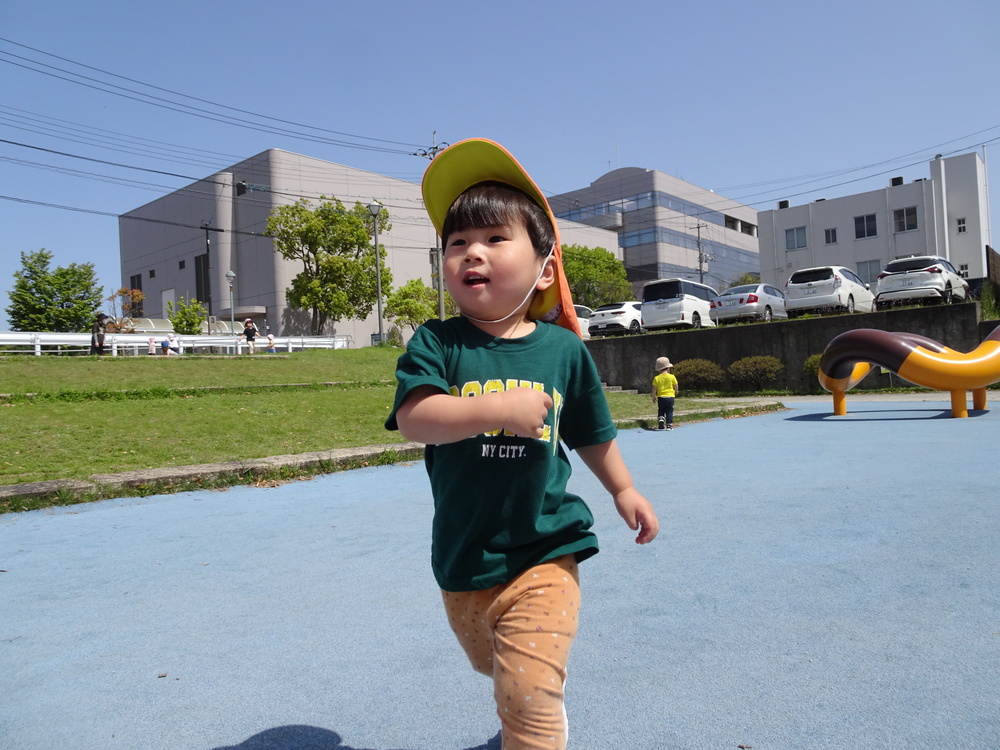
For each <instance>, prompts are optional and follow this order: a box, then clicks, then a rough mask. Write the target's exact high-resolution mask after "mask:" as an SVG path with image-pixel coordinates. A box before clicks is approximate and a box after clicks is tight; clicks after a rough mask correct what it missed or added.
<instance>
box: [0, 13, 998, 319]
mask: <svg viewBox="0 0 1000 750" xmlns="http://www.w3.org/2000/svg"><path fill="white" fill-rule="evenodd" d="M998 31H1000V3H997V2H996V0H949V1H948V2H943V1H942V0H931V1H930V2H926V3H914V2H912V0H910V1H908V2H901V1H897V0H889V1H887V2H880V1H879V0H875V1H874V2H872V1H871V0H869V1H868V2H857V1H856V0H846V2H840V3H815V2H808V1H806V2H796V3H792V2H763V3H736V2H722V1H720V0H703V2H700V3H676V2H632V1H631V0H620V1H619V2H614V3H607V2H594V1H593V0H578V1H577V2H572V3H571V2H545V1H544V0H533V1H531V2H527V1H522V0H507V1H506V2H503V3H496V2H491V3H485V2H475V1H474V0H465V1H463V2H427V3H414V2H400V1H398V0H386V1H383V2H378V3H363V2H328V1H323V0H315V1H312V0H310V1H306V0H286V2H284V3H276V2H273V0H272V1H269V2H264V1H263V0H242V1H241V2H239V3H221V2H204V1H203V0H198V1H197V2H196V1H195V0H173V1H172V2H169V3H135V2H131V1H130V2H124V1H123V0H93V1H92V2H89V3H67V2H65V0H59V1H58V2H57V1H56V0H32V2H15V1H14V0H7V1H6V2H2V3H0V37H3V39H5V40H7V41H0V92H2V95H0V139H3V140H4V141H13V142H16V143H19V144H24V145H23V146H17V145H12V144H11V143H0V196H4V198H0V227H2V234H0V329H2V328H6V327H7V315H6V312H5V311H3V308H5V307H6V306H7V305H8V304H9V303H8V299H7V292H9V290H10V289H11V287H12V286H13V273H14V272H15V271H16V270H18V269H19V268H20V253H21V252H33V251H35V250H38V249H39V248H43V247H44V248H46V249H47V250H49V251H50V252H52V253H53V255H54V260H53V266H60V265H62V266H64V265H68V264H70V263H84V262H92V263H94V264H95V267H96V270H97V273H98V276H99V278H100V280H101V282H102V283H103V284H104V285H105V295H107V294H110V293H111V292H112V291H113V290H114V289H116V288H117V287H118V286H119V285H120V276H119V264H118V222H117V219H116V218H115V216H116V215H117V214H120V213H124V212H126V211H129V210H131V209H133V208H136V207H138V206H140V205H143V204H145V203H148V202H149V201H152V200H154V199H156V198H157V197H159V196H161V195H164V194H166V193H168V192H170V191H172V190H175V189H177V188H179V187H181V186H183V185H185V184H187V183H188V182H189V180H186V179H183V177H172V176H167V175H163V174H157V173H155V172H170V173H175V174H178V175H182V176H190V177H193V178H201V177H205V176H208V175H210V174H212V173H214V172H216V171H218V170H219V169H222V168H224V167H227V166H229V165H231V164H233V163H235V162H236V161H238V160H241V159H243V158H246V157H248V156H251V155H254V154H256V153H259V152H261V151H263V150H265V149H267V148H282V149H286V150H289V151H295V152H298V153H303V154H308V155H310V156H315V157H318V158H321V159H326V160H329V161H333V162H338V163H341V164H348V165H350V166H353V167H358V168H361V169H367V170H371V171H375V172H380V173H384V174H389V175H393V176H396V177H400V178H403V179H408V180H413V181H419V179H420V176H421V174H422V172H423V169H424V168H425V167H426V165H427V160H426V159H424V158H421V157H418V156H411V155H409V154H410V153H411V152H413V151H415V150H417V149H419V148H428V147H430V146H431V145H432V133H434V132H435V131H436V132H437V139H438V142H441V141H445V142H455V141H458V140H461V139H463V138H468V137H472V136H483V137H488V138H493V139H495V140H497V141H499V142H501V143H503V144H504V145H505V146H507V147H508V148H509V149H510V150H511V151H513V152H514V154H515V155H517V156H518V157H519V158H520V159H521V161H522V162H523V163H524V164H525V166H526V167H527V168H528V170H529V171H530V172H531V173H532V175H533V177H534V178H535V180H536V181H537V182H538V183H539V185H540V186H541V187H542V189H543V190H544V191H546V192H547V193H549V194H554V193H560V192H564V191H567V190H572V189H576V188H580V187H585V186H586V185H588V184H590V183H591V182H593V181H594V180H596V179H597V178H598V177H600V176H601V175H602V174H604V173H605V172H606V171H608V170H609V168H617V167H620V166H621V167H626V166H636V167H645V168H650V169H658V170H661V171H663V172H667V173H670V174H674V175H677V176H679V177H682V178H684V179H685V180H688V181H689V182H692V183H694V184H696V185H699V186H702V187H705V188H710V189H714V190H716V191H717V192H719V193H721V194H723V195H725V196H727V197H730V198H734V199H736V200H740V201H742V202H744V203H747V204H749V205H752V206H754V207H755V208H758V209H768V208H774V207H775V203H776V201H777V200H779V199H782V198H787V199H789V200H791V202H792V204H793V205H795V204H798V203H803V202H807V201H809V200H813V199H815V198H820V197H827V198H833V197H837V196H840V195H847V194H850V193H856V192H861V191H864V190H872V189H876V188H881V187H883V186H885V185H887V184H888V181H889V178H890V177H891V176H894V175H900V176H903V177H904V178H905V179H906V180H907V181H909V180H912V179H916V178H918V177H927V176H929V173H928V166H927V162H928V161H929V160H930V159H931V158H933V156H934V155H935V154H936V153H943V154H946V155H947V154H951V153H960V152H964V151H968V150H970V149H972V148H975V147H976V146H977V145H978V144H984V143H986V144H988V145H987V146H986V155H987V163H988V166H989V167H990V169H991V171H992V173H993V174H994V175H1000V147H998V144H1000V96H998V95H997V91H998V90H1000V56H998V55H997V54H996V42H997V39H998ZM19 45H24V46H19ZM26 47H27V48H33V49H27V48H26ZM46 66H49V67H46ZM84 66H89V67H84ZM82 76H83V77H86V78H83V77H82ZM116 76H119V77H116ZM128 79H131V80H128ZM111 86H119V87H123V88H124V89H128V90H130V91H124V90H122V89H115V90H116V91H118V93H119V94H124V96H122V95H115V94H112V93H107V92H106V91H104V90H100V89H108V88H110V87H111ZM151 87H158V88H151ZM129 97H131V98H129ZM151 97H160V100H161V101H159V102H158V103H159V104H162V105H164V106H155V105H154V104H152V103H151ZM187 97H193V98H187ZM166 107H169V108H166ZM185 107H197V108H199V109H200V110H203V111H202V112H199V113H198V114H197V115H196V114H194V113H192V112H191V111H190V110H187V111H177V110H183V109H185ZM238 110H242V112H240V111H238ZM198 115H201V116H198ZM266 118H274V119H266ZM281 121H284V122H281ZM240 123H242V124H244V125H250V126H252V127H253V128H259V129H249V128H247V127H241V126H240ZM289 123H295V124H289ZM282 129H284V130H286V131H289V130H292V131H296V132H298V133H307V134H312V136H313V137H314V139H313V140H307V139H303V138H301V137H297V136H295V135H293V134H289V133H287V132H285V133H282V132H279V131H280V130H282ZM320 129H323V130H320ZM334 131H335V132H334ZM337 142H347V143H349V144H354V145H347V146H345V145H338V143H337ZM359 145H360V146H362V147H361V148H359V147H356V146H359ZM25 146H29V147H30V148H27V147H25ZM373 148H374V149H375V150H372V149H373ZM40 149H49V150H50V151H57V152H62V153H63V154H71V155H73V156H67V155H61V154H56V153H50V152H48V151H43V150H40ZM73 157H86V159H90V160H97V161H87V160H84V159H80V158H73ZM101 162H114V163H116V164H120V165H128V166H129V167H140V168H142V169H143V170H154V171H152V172H151V171H140V170H137V169H129V168H125V167H123V166H114V165H111V164H105V163H101ZM11 199H14V200H11ZM27 201H32V202H38V203H45V204H53V205H54V206H63V207H71V208H75V209H81V211H71V210H67V209H66V208H55V207H46V206H40V205H34V204H33V203H28V202H27ZM991 203H992V205H993V208H994V209H995V210H994V211H993V215H994V217H995V218H994V222H1000V210H996V209H998V208H1000V179H994V185H993V186H992V190H991ZM87 212H95V213H87ZM103 214H111V215H110V216H109V215H103Z"/></svg>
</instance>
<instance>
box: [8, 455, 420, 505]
mask: <svg viewBox="0 0 1000 750" xmlns="http://www.w3.org/2000/svg"><path fill="white" fill-rule="evenodd" d="M423 447H424V446H423V444H422V443H412V442H407V443H386V444H382V445H369V446H365V447H362V448H337V449H335V450H329V451H315V452H312V453H297V454H292V455H285V456H269V457H266V458H256V459H249V460H244V461H223V462H219V463H212V464H192V465H188V466H169V467H165V468H158V469H143V470H141V471H126V472H121V473H119V474H94V475H92V476H91V477H90V481H84V480H81V479H54V480H51V481H46V482H29V483H26V484H12V485H8V486H6V487H0V500H11V499H13V498H18V497H21V498H36V497H44V496H45V495H52V494H56V493H64V492H66V493H71V494H73V495H85V494H87V493H91V492H98V491H101V490H104V491H108V490H111V491H114V490H121V489H123V488H126V487H139V486H142V485H146V484H170V483H175V482H189V481H196V480H198V479H206V478H212V477H223V476H230V475H236V476H247V475H254V474H262V473H265V472H268V471H274V470H275V469H283V468H291V469H303V470H304V469H314V468H316V467H321V466H324V465H329V466H340V465H343V464H346V463H349V462H351V461H364V460H366V459H374V458H377V457H379V456H380V455H382V454H383V453H386V452H389V451H392V452H396V453H409V452H413V451H419V450H423Z"/></svg>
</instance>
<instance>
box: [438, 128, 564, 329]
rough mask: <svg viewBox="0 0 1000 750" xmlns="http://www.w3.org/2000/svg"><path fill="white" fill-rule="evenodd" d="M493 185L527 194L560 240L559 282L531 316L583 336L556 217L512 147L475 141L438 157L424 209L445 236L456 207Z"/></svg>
mask: <svg viewBox="0 0 1000 750" xmlns="http://www.w3.org/2000/svg"><path fill="white" fill-rule="evenodd" d="M487 181H496V182H503V183H506V184H508V185H513V186H514V187H516V188H518V189H520V190H523V191H524V192H525V193H526V194H527V195H528V197H529V198H531V199H532V200H533V201H534V202H535V203H537V204H538V205H539V206H540V207H541V208H542V209H543V210H544V211H545V214H546V215H547V216H548V217H549V221H550V222H551V224H552V231H553V233H554V234H555V238H556V245H555V249H554V250H553V252H552V259H553V261H554V262H555V267H556V279H555V281H554V282H553V284H552V285H551V286H550V287H549V288H548V289H546V290H544V291H541V292H538V293H537V294H535V298H534V300H533V301H532V303H531V307H529V308H528V315H529V316H530V317H531V318H533V319H535V320H544V321H547V322H549V323H557V324H559V325H561V326H562V327H563V328H568V329H569V330H571V331H573V333H575V334H577V335H578V336H579V335H580V324H579V322H578V321H577V318H576V311H575V310H574V308H573V299H572V297H571V296H570V292H569V284H568V283H567V281H566V273H565V272H564V271H563V263H562V247H561V243H560V241H559V225H558V224H557V223H556V217H555V216H554V215H553V213H552V209H551V208H549V202H548V201H547V200H545V196H544V195H542V191H541V190H539V189H538V186H537V185H536V184H535V183H534V181H533V180H532V179H531V178H530V177H529V176H528V173H527V172H526V171H524V167H522V166H521V165H520V164H519V163H518V161H517V159H515V158H514V157H513V156H512V155H511V153H510V152H509V151H507V149H505V148H504V147H503V146H501V145H500V144H499V143H494V142H493V141H489V140H486V139H485V138H470V139H469V140H466V141H459V142H458V143H456V144H455V145H453V146H449V147H448V148H446V149H444V150H443V151H441V152H440V153H439V154H438V155H437V156H435V157H434V160H433V161H432V162H431V165H430V166H429V167H428V168H427V171H426V172H424V181H423V184H422V185H421V190H422V191H423V194H424V206H425V207H426V209H427V214H428V216H430V218H431V223H432V224H434V228H435V229H436V230H437V232H438V234H441V231H442V229H443V228H444V219H445V216H447V214H448V209H450V208H451V204H452V203H454V202H455V200H456V199H457V198H458V196H460V195H461V194H462V193H464V192H465V191H466V190H468V189H469V188H470V187H472V186H473V185H476V184H478V183H480V182H487Z"/></svg>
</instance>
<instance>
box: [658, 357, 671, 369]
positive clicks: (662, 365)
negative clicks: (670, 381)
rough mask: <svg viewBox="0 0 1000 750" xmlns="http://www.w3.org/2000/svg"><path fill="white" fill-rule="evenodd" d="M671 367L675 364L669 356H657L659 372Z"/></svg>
mask: <svg viewBox="0 0 1000 750" xmlns="http://www.w3.org/2000/svg"><path fill="white" fill-rule="evenodd" d="M671 367H673V365H672V364H670V360H669V359H668V358H667V357H657V358H656V371H657V372H659V371H660V370H668V369H670V368H671Z"/></svg>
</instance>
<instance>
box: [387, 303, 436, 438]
mask: <svg viewBox="0 0 1000 750" xmlns="http://www.w3.org/2000/svg"><path fill="white" fill-rule="evenodd" d="M435 323H440V321H429V322H427V323H424V324H423V325H422V326H420V327H419V328H418V329H417V330H416V332H415V333H414V334H413V337H412V338H411V339H410V342H409V344H407V347H406V352H405V353H404V354H402V355H401V356H400V358H399V359H398V360H397V362H396V381H397V383H398V385H397V386H396V398H395V401H394V402H393V405H392V411H391V412H390V413H389V417H388V418H387V419H386V420H385V428H386V429H387V430H398V429H399V425H398V424H397V423H396V412H397V411H399V407H400V406H402V404H403V401H405V400H406V397H407V396H408V395H409V394H410V392H411V391H413V389H414V388H417V387H419V386H422V385H429V386H432V387H434V388H438V389H440V390H441V391H442V392H444V393H448V380H447V379H446V377H445V348H446V344H445V341H444V340H443V335H444V331H443V329H442V328H441V327H440V325H435Z"/></svg>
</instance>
